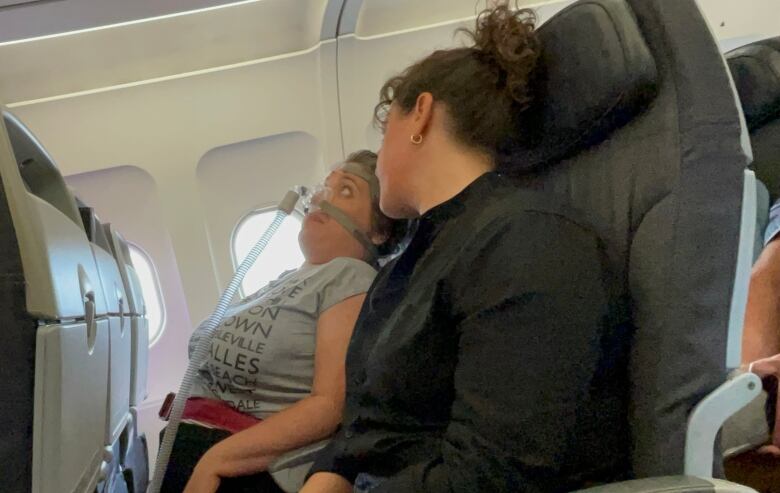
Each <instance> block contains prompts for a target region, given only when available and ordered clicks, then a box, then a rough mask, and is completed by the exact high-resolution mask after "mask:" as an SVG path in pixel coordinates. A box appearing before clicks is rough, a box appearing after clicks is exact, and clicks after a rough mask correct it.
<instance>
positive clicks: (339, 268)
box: [318, 257, 376, 313]
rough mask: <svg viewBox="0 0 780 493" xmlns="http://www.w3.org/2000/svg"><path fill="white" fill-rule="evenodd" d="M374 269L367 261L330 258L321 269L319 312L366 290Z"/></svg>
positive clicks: (372, 278) (369, 285) (373, 274)
mask: <svg viewBox="0 0 780 493" xmlns="http://www.w3.org/2000/svg"><path fill="white" fill-rule="evenodd" d="M375 276H376V271H375V270H374V268H373V267H371V266H370V265H368V264H367V263H365V262H363V261H360V260H357V259H353V258H346V257H339V258H336V259H334V260H332V261H331V262H330V263H329V264H328V265H327V266H326V268H325V270H324V271H323V277H322V279H323V280H322V283H323V284H322V287H321V288H320V290H319V292H318V306H319V313H322V312H324V311H325V310H327V309H328V308H330V307H332V306H333V305H337V304H338V303H340V302H342V301H344V300H346V299H347V298H351V297H352V296H356V295H358V294H362V293H365V292H367V291H368V289H369V288H370V287H371V284H372V283H373V282H374V277H375Z"/></svg>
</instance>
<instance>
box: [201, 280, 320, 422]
mask: <svg viewBox="0 0 780 493" xmlns="http://www.w3.org/2000/svg"><path fill="white" fill-rule="evenodd" d="M306 282H307V281H306V279H304V280H302V281H301V280H298V279H295V278H290V279H286V280H285V282H284V283H280V285H277V286H272V287H270V288H269V289H267V290H266V292H264V293H263V295H262V296H261V297H258V298H257V299H256V302H257V304H256V305H254V306H252V307H250V308H248V309H246V310H243V311H240V312H238V313H236V314H235V315H233V316H230V317H228V318H226V319H225V320H224V321H223V322H222V324H221V325H220V326H219V327H218V328H217V331H216V332H215V334H214V337H213V339H212V340H211V347H210V356H211V359H210V363H209V364H208V365H207V368H206V369H207V371H206V372H203V373H204V377H205V378H206V383H207V386H208V387H209V389H210V390H211V392H213V393H214V394H215V395H218V396H219V397H220V398H221V399H223V400H225V401H226V402H227V403H228V404H229V405H230V406H232V407H234V408H235V409H238V410H239V411H244V412H252V411H262V409H261V404H260V402H259V401H258V400H257V399H255V398H253V396H252V395H251V391H252V390H253V389H254V388H256V387H257V384H258V382H257V380H256V379H254V378H253V376H255V375H257V374H258V373H260V369H261V368H262V358H263V355H264V354H265V352H266V350H267V348H268V345H269V344H273V341H274V334H275V333H274V323H275V322H276V320H277V318H278V317H279V314H280V312H281V310H282V307H281V305H284V304H288V303H294V302H295V298H296V297H297V296H299V294H300V293H301V292H302V291H303V288H304V287H305V286H306ZM282 335H283V334H282Z"/></svg>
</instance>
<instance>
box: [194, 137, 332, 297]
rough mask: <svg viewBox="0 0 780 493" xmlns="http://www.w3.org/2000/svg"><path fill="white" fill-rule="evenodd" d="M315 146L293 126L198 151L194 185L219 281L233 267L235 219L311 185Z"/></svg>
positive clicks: (318, 169)
mask: <svg viewBox="0 0 780 493" xmlns="http://www.w3.org/2000/svg"><path fill="white" fill-rule="evenodd" d="M319 147H320V146H319V143H318V142H317V139H315V138H314V137H313V136H311V135H310V134H306V133H301V132H294V133H287V134H281V135H275V136H270V137H264V138H262V139H255V140H252V141H249V142H240V143H237V144H232V145H229V146H224V147H220V148H217V149H213V150H211V151H209V152H208V153H207V154H206V155H205V156H203V159H201V161H200V163H199V164H198V169H197V173H198V185H199V189H200V193H201V199H202V201H203V204H204V213H205V216H206V228H207V230H208V233H209V242H210V245H211V251H212V255H213V261H214V264H215V270H216V273H217V279H218V282H219V284H220V285H221V286H224V285H226V284H227V282H228V281H229V280H230V276H232V274H233V272H234V266H233V261H232V255H231V252H232V239H233V234H234V232H235V227H236V225H237V224H238V223H239V221H240V220H241V219H242V218H243V217H244V216H246V215H247V213H248V212H250V211H252V210H257V209H263V208H265V207H273V206H275V205H276V204H277V203H278V202H279V201H280V200H281V199H282V197H283V196H284V194H285V193H286V191H287V190H289V189H290V188H292V187H293V186H294V185H296V184H302V185H307V186H311V185H312V184H314V183H315V182H317V181H319V180H321V179H322V175H323V173H322V169H323V164H322V163H323V160H322V152H321V151H320V148H319ZM238 260H239V261H240V260H241V259H238ZM260 262H262V259H261V260H260Z"/></svg>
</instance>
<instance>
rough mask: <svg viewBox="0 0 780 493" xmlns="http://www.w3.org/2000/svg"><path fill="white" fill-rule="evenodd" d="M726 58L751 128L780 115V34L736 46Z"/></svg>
mask: <svg viewBox="0 0 780 493" xmlns="http://www.w3.org/2000/svg"><path fill="white" fill-rule="evenodd" d="M726 60H727V61H728V64H729V69H731V75H732V77H733V78H734V84H735V85H736V86H737V92H738V93H739V99H740V101H741V103H742V110H743V111H744V112H745V120H747V124H748V128H749V129H750V130H751V131H753V130H756V129H758V128H760V127H761V126H763V125H764V124H765V123H767V122H769V121H771V120H774V119H775V118H778V117H780V37H778V38H772V39H765V40H763V41H758V42H756V43H752V44H749V45H747V46H743V47H741V48H737V49H735V50H732V51H730V52H728V53H727V54H726Z"/></svg>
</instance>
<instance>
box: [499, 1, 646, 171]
mask: <svg viewBox="0 0 780 493" xmlns="http://www.w3.org/2000/svg"><path fill="white" fill-rule="evenodd" d="M538 34H539V39H540V41H541V46H542V48H541V49H542V52H541V54H540V58H539V62H538V66H537V69H536V73H535V80H534V82H533V84H534V86H533V89H534V90H533V93H534V98H535V99H534V101H535V102H534V103H533V105H532V106H531V108H529V109H528V110H526V111H525V112H524V114H523V115H522V117H521V118H522V120H523V128H524V129H525V130H524V132H522V135H519V136H518V139H517V142H516V143H514V144H513V146H514V148H513V149H512V150H511V154H512V156H511V161H512V166H511V168H512V169H509V170H508V172H512V171H521V172H522V171H527V170H530V169H533V168H537V167H539V166H543V165H546V164H552V163H555V162H557V161H560V160H561V159H564V158H566V157H569V156H571V155H573V154H574V153H576V152H578V151H580V150H582V149H584V148H586V147H588V146H591V145H595V144H597V143H599V142H601V141H603V140H604V139H606V138H607V137H608V136H609V135H610V134H611V133H612V132H613V131H614V130H615V129H617V128H619V127H621V126H622V125H624V124H626V123H627V122H629V121H630V120H631V119H632V118H633V117H634V116H636V115H637V114H638V113H640V112H641V111H642V110H643V109H644V108H645V107H646V106H647V104H648V103H649V102H650V101H651V100H652V99H653V98H654V97H655V95H656V92H657V78H658V75H657V71H656V65H655V60H654V58H653V56H652V54H651V52H650V49H649V48H648V47H647V45H646V44H645V40H644V37H643V35H642V33H641V31H640V29H639V26H638V25H637V21H636V18H635V17H634V13H633V11H632V10H631V7H629V6H628V5H627V4H626V2H625V1H624V0H590V1H588V2H578V3H576V4H574V5H571V6H569V7H567V8H566V9H564V10H562V11H561V12H559V13H558V14H557V15H555V16H554V17H553V18H552V19H550V20H549V21H548V22H546V23H545V24H543V25H542V26H540V27H539V30H538Z"/></svg>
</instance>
